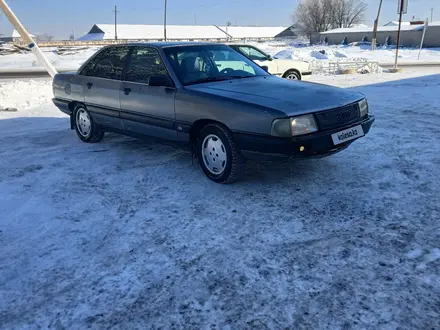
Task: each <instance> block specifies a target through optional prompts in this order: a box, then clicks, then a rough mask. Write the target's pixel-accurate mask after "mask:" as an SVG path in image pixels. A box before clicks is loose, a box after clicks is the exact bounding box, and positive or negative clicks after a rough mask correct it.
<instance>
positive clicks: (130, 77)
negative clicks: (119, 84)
mask: <svg viewBox="0 0 440 330" xmlns="http://www.w3.org/2000/svg"><path fill="white" fill-rule="evenodd" d="M166 74H168V72H167V69H166V67H165V65H164V64H163V62H162V59H161V58H160V55H159V52H158V51H157V50H156V49H154V48H150V47H134V48H133V51H132V53H131V56H130V62H129V64H128V68H127V73H126V75H125V81H132V82H136V83H142V84H148V82H149V80H150V77H151V76H152V75H166Z"/></svg>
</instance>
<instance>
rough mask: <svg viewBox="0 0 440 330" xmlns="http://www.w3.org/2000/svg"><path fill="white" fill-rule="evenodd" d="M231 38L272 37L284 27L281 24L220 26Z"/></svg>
mask: <svg viewBox="0 0 440 330" xmlns="http://www.w3.org/2000/svg"><path fill="white" fill-rule="evenodd" d="M220 28H221V29H222V30H224V31H227V32H228V34H229V35H230V36H231V37H233V38H240V39H243V38H273V37H275V36H276V35H277V34H279V33H281V32H283V31H284V30H285V29H286V27H281V26H273V27H268V26H228V27H226V26H220Z"/></svg>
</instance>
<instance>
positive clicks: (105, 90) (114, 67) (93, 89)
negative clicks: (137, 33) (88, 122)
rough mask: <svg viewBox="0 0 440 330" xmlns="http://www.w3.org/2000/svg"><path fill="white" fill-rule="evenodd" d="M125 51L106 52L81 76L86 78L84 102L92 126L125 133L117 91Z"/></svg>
mask: <svg viewBox="0 0 440 330" xmlns="http://www.w3.org/2000/svg"><path fill="white" fill-rule="evenodd" d="M128 51H129V47H127V46H115V47H110V48H106V49H104V50H102V51H101V53H100V54H98V55H97V56H96V57H94V58H93V59H92V60H91V61H90V62H89V63H88V64H87V66H86V67H85V68H84V69H83V71H82V72H81V74H82V75H84V76H85V77H84V82H83V84H84V85H83V90H84V101H85V103H86V106H87V109H88V110H89V111H90V114H91V116H92V117H93V119H94V120H95V122H96V123H97V124H99V125H101V126H105V127H112V128H116V129H120V130H123V129H124V125H123V123H122V120H121V118H120V117H119V111H120V102H119V91H120V89H121V84H122V81H121V78H122V71H123V68H124V64H125V61H126V58H127V55H128Z"/></svg>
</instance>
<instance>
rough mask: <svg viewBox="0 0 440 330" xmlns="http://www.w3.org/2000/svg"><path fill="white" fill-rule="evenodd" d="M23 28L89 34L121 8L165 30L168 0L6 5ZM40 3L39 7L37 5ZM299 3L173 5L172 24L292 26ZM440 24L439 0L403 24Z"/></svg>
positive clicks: (423, 4)
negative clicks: (431, 20) (412, 21)
mask: <svg viewBox="0 0 440 330" xmlns="http://www.w3.org/2000/svg"><path fill="white" fill-rule="evenodd" d="M6 1H7V3H8V4H9V6H10V7H11V8H12V9H13V10H14V12H15V13H16V15H17V16H18V18H19V19H20V20H21V21H22V23H23V25H24V26H25V27H26V28H27V29H28V30H29V31H30V32H31V33H33V34H42V33H48V34H50V35H53V36H55V37H56V38H57V39H67V38H68V37H69V34H70V33H71V32H72V31H74V32H75V37H80V36H82V35H84V34H86V33H87V32H88V31H89V30H90V28H91V27H92V26H93V24H96V23H113V22H114V14H113V12H112V10H113V7H114V5H115V4H116V5H118V10H119V13H118V20H119V23H126V24H129V23H131V24H162V23H163V3H164V0H113V1H112V0H110V1H109V0H69V1H65V0H6ZM365 1H366V2H367V3H368V11H367V13H366V20H365V24H368V25H372V22H373V20H374V17H375V15H376V13H377V7H378V3H379V0H365ZM36 3H37V4H36ZM296 4H297V0H223V1H221V0H168V23H169V24H195V23H196V24H200V25H210V24H219V25H220V24H221V25H225V24H226V22H227V21H230V22H231V23H232V24H237V25H268V26H289V25H290V24H292V23H293V22H292V17H291V14H292V12H293V10H294V9H295V6H296ZM431 8H434V21H440V0H409V6H408V14H407V15H405V17H404V19H406V20H410V19H411V18H412V16H413V15H415V16H416V18H420V19H426V18H430V16H431V12H430V9H431ZM397 18H398V17H397V0H384V5H383V11H382V15H381V22H380V23H382V24H383V23H386V22H388V21H391V20H397ZM11 31H12V26H11V25H10V23H9V21H7V19H6V17H5V16H4V15H3V14H2V13H1V14H0V34H2V33H3V34H5V35H10V34H11Z"/></svg>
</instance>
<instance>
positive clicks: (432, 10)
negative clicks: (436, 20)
mask: <svg viewBox="0 0 440 330" xmlns="http://www.w3.org/2000/svg"><path fill="white" fill-rule="evenodd" d="M433 15H434V8H431V23H432V16H433Z"/></svg>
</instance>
